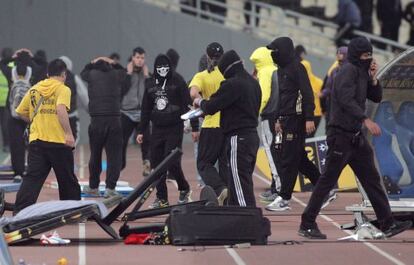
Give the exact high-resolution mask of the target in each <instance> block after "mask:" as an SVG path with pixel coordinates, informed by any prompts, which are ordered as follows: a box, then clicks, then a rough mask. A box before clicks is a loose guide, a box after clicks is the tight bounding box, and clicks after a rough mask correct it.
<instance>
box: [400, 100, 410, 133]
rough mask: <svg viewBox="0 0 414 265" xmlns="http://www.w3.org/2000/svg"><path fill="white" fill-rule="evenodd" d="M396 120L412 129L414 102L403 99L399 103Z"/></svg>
mask: <svg viewBox="0 0 414 265" xmlns="http://www.w3.org/2000/svg"><path fill="white" fill-rule="evenodd" d="M397 122H398V124H400V125H401V126H403V127H405V128H407V129H409V130H411V131H414V102H413V101H405V102H403V103H401V105H400V108H399V109H398V113H397Z"/></svg>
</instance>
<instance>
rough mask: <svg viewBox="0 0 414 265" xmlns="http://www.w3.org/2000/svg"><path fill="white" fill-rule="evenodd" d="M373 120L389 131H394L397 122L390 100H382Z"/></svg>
mask: <svg viewBox="0 0 414 265" xmlns="http://www.w3.org/2000/svg"><path fill="white" fill-rule="evenodd" d="M374 121H375V122H376V123H378V124H379V125H380V126H381V127H383V128H385V129H386V130H388V131H389V132H390V133H395V129H396V125H397V122H396V120H395V117H394V108H393V105H392V103H391V102H390V101H383V102H381V103H380V104H379V105H378V108H377V112H376V113H375V117H374Z"/></svg>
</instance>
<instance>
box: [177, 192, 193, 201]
mask: <svg viewBox="0 0 414 265" xmlns="http://www.w3.org/2000/svg"><path fill="white" fill-rule="evenodd" d="M191 193H192V191H191V190H180V197H179V198H178V202H177V203H178V204H182V203H187V202H191V201H192V200H191Z"/></svg>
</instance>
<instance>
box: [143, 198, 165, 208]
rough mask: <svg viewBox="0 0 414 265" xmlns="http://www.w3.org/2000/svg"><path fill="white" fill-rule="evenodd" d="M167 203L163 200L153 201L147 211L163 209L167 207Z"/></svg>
mask: <svg viewBox="0 0 414 265" xmlns="http://www.w3.org/2000/svg"><path fill="white" fill-rule="evenodd" d="M168 206H169V203H168V201H167V200H163V199H158V198H156V199H155V201H154V202H153V203H152V204H151V205H150V206H148V208H149V209H158V208H164V207H168Z"/></svg>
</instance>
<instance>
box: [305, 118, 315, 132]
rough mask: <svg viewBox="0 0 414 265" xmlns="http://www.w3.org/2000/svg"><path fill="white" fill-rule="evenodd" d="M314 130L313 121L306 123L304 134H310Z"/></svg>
mask: <svg viewBox="0 0 414 265" xmlns="http://www.w3.org/2000/svg"><path fill="white" fill-rule="evenodd" d="M315 130H316V128H315V122H313V121H306V133H307V134H311V133H313V132H314V131H315Z"/></svg>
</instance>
